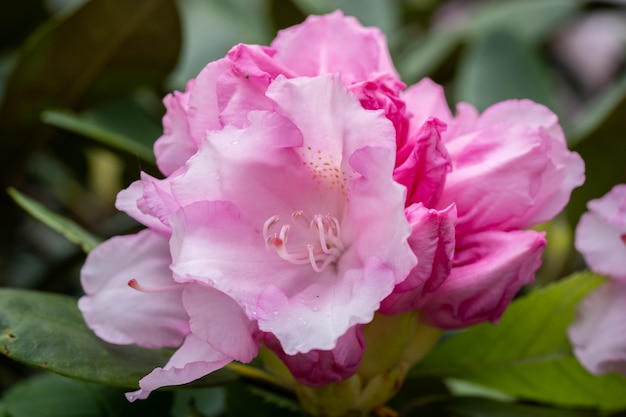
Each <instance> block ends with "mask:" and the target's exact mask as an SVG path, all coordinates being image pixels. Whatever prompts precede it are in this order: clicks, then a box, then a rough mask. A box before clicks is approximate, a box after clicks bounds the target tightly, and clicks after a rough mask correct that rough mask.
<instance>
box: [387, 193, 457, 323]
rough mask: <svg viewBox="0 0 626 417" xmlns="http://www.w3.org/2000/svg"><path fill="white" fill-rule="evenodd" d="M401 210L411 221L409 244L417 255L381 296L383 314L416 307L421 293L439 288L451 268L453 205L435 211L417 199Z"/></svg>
mask: <svg viewBox="0 0 626 417" xmlns="http://www.w3.org/2000/svg"><path fill="white" fill-rule="evenodd" d="M405 212H406V216H407V219H408V220H409V224H410V225H411V236H410V237H409V245H410V246H411V249H412V250H413V253H414V254H415V255H416V256H417V266H416V267H415V268H413V270H412V271H411V273H410V274H409V275H408V277H407V278H406V279H405V280H404V281H402V282H401V283H399V284H398V285H396V286H395V288H394V289H393V293H391V294H390V295H389V296H388V297H387V298H385V300H383V303H382V305H381V307H380V311H381V312H382V313H384V314H398V313H403V312H407V311H414V310H419V309H420V308H421V307H422V305H423V304H424V298H423V297H422V295H423V294H428V293H429V292H433V291H435V290H436V289H437V288H439V287H440V286H441V284H442V283H443V282H444V280H445V279H446V278H447V277H448V275H450V270H451V269H452V259H453V257H454V246H455V236H454V225H455V223H456V208H455V207H454V206H450V207H448V208H446V209H445V210H441V211H438V210H434V209H427V208H426V207H424V206H423V205H422V204H421V203H418V204H413V205H411V206H410V207H407V209H406V210H405Z"/></svg>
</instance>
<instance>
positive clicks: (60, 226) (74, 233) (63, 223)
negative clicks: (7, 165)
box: [7, 188, 100, 253]
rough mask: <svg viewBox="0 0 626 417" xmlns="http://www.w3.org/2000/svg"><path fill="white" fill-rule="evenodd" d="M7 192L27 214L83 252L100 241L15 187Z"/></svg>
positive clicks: (89, 249)
mask: <svg viewBox="0 0 626 417" xmlns="http://www.w3.org/2000/svg"><path fill="white" fill-rule="evenodd" d="M7 193H8V194H9V195H10V196H11V198H12V199H13V200H14V201H15V202H16V203H17V204H18V205H19V206H20V207H22V208H23V209H24V210H26V212H28V214H30V215H31V216H33V217H34V218H35V219H37V220H39V221H40V222H42V223H44V224H46V225H47V226H49V227H51V228H52V229H54V230H56V231H57V232H59V233H61V234H62V235H63V236H65V237H66V238H67V239H68V240H70V241H71V242H74V243H76V244H78V245H80V246H81V248H82V249H83V251H84V252H85V253H88V252H90V251H91V250H92V249H93V248H95V247H96V246H97V245H98V243H100V240H99V239H98V238H96V237H94V236H93V235H91V234H90V233H89V232H87V231H86V230H85V229H83V228H82V227H80V226H79V225H78V224H76V223H74V222H73V221H71V220H69V219H67V218H65V217H63V216H61V215H59V214H57V213H55V212H53V211H51V210H49V209H47V208H46V207H45V206H43V205H42V204H40V203H38V202H37V201H35V200H33V199H31V198H30V197H27V196H26V195H24V194H22V193H20V192H19V191H17V190H16V189H15V188H9V189H8V190H7Z"/></svg>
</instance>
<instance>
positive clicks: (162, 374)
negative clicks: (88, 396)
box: [126, 334, 232, 401]
mask: <svg viewBox="0 0 626 417" xmlns="http://www.w3.org/2000/svg"><path fill="white" fill-rule="evenodd" d="M230 362H232V358H230V357H228V356H227V355H225V354H223V353H222V352H220V351H218V350H215V349H214V348H213V347H211V345H209V344H208V343H206V342H204V341H202V340H200V339H199V338H197V337H196V336H194V335H193V334H190V335H188V336H187V337H186V338H185V341H184V343H183V345H182V346H181V347H180V348H179V349H178V350H177V351H176V352H175V353H174V355H173V356H172V357H171V358H170V360H169V362H168V363H167V365H165V366H164V367H163V368H156V369H155V370H154V371H152V372H150V373H149V374H148V375H146V376H145V377H143V378H142V379H141V380H140V381H139V387H140V389H139V390H138V391H134V392H129V393H127V394H126V398H128V400H129V401H135V400H143V399H146V398H148V396H149V395H150V393H151V392H152V391H154V390H155V389H157V388H161V387H165V386H169V385H181V384H186V383H188V382H191V381H194V380H196V379H198V378H201V377H203V376H205V375H208V374H210V373H211V372H214V371H216V370H218V369H220V368H223V367H224V366H226V365H227V364H228V363H230Z"/></svg>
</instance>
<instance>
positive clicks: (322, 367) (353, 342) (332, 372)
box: [264, 326, 365, 387]
mask: <svg viewBox="0 0 626 417" xmlns="http://www.w3.org/2000/svg"><path fill="white" fill-rule="evenodd" d="M264 341H265V344H266V345H267V347H268V348H270V349H271V350H273V351H274V353H276V355H278V357H279V358H280V359H281V360H282V361H283V363H284V364H285V365H286V366H287V368H289V371H291V374H292V375H293V377H294V378H295V379H296V380H297V381H298V382H299V383H301V384H304V385H307V386H310V387H321V386H323V385H327V384H331V383H333V382H339V381H343V380H344V379H346V378H349V377H351V376H352V375H354V374H355V373H356V372H357V371H358V369H359V365H360V364H361V357H362V355H363V350H364V349H365V341H364V339H363V329H362V326H354V327H352V328H350V329H349V330H348V331H347V332H346V333H345V334H344V335H343V336H341V337H340V338H339V339H338V340H337V344H336V346H335V348H334V349H332V350H312V351H310V352H308V353H298V354H295V355H287V354H285V352H284V351H283V350H282V348H281V346H280V343H279V342H278V340H277V339H276V338H275V337H274V336H273V335H272V334H271V333H266V334H265V337H264Z"/></svg>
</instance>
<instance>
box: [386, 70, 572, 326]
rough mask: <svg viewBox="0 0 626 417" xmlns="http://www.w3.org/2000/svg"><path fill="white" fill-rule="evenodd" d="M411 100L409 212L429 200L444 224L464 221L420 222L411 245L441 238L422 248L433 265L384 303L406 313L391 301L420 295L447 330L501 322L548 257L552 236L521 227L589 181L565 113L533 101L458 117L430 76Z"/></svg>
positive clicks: (404, 155) (433, 319)
mask: <svg viewBox="0 0 626 417" xmlns="http://www.w3.org/2000/svg"><path fill="white" fill-rule="evenodd" d="M402 99H403V100H404V101H405V102H406V106H407V111H408V112H409V113H410V114H412V118H411V119H410V126H409V133H408V140H407V141H406V143H405V144H404V146H401V147H399V149H398V159H399V161H397V162H396V165H397V168H396V170H395V171H394V178H396V180H397V181H399V182H400V183H401V184H403V185H405V186H407V189H408V195H407V196H408V198H407V212H409V210H411V208H412V207H414V205H415V204H422V205H423V206H425V207H426V208H429V209H430V210H431V214H430V216H435V217H433V219H435V218H438V220H436V222H438V224H441V225H454V227H451V226H445V227H439V228H436V227H435V226H434V225H433V223H424V222H415V223H413V222H412V225H413V234H412V237H411V238H410V239H409V241H410V242H420V241H421V238H420V237H419V236H420V235H422V234H424V233H426V234H431V235H432V234H433V233H434V236H435V239H432V238H431V240H430V242H433V243H432V244H431V246H430V249H429V248H424V249H422V250H423V251H420V252H416V253H417V254H418V259H419V261H420V262H421V260H422V259H420V256H419V254H420V253H425V254H427V256H426V259H428V261H427V262H426V264H427V265H426V268H425V265H424V264H423V263H422V264H420V263H418V266H417V267H416V269H414V271H412V272H411V274H410V276H409V279H407V280H406V281H405V282H403V283H402V284H400V285H399V286H397V287H396V290H395V291H394V294H392V295H391V296H390V297H389V299H388V300H385V302H384V303H383V308H384V309H387V310H388V311H389V312H398V310H402V307H400V308H399V309H398V307H397V306H395V305H394V303H393V302H390V301H389V300H396V299H398V298H399V297H401V298H402V299H404V300H408V299H411V298H412V297H419V301H417V300H415V299H414V300H413V301H412V303H409V304H407V306H411V307H418V308H420V309H421V313H422V316H421V317H422V320H425V321H427V322H429V323H430V324H432V325H435V326H438V327H442V328H458V327H465V326H469V325H472V324H475V323H478V322H481V321H485V320H490V321H497V320H498V318H499V317H500V316H501V315H502V313H503V312H504V309H505V308H506V306H507V305H508V304H509V302H510V301H511V299H512V298H513V296H514V295H515V294H516V293H517V291H518V290H519V289H520V288H521V286H523V285H524V284H527V283H529V282H531V281H532V280H533V279H534V273H535V271H536V270H537V268H539V266H540V263H541V262H540V260H541V254H542V250H543V247H544V246H545V240H544V238H543V234H542V233H537V232H533V231H524V232H522V231H521V230H520V229H523V228H526V227H529V226H533V225H536V224H538V223H541V222H544V221H547V220H550V219H552V218H553V217H554V216H555V215H556V214H558V213H559V212H560V211H561V210H562V209H563V207H564V206H565V205H566V204H567V202H568V200H569V196H570V193H571V191H572V189H573V188H575V187H577V186H579V185H581V184H582V183H583V181H584V164H583V161H582V159H581V158H580V156H579V155H578V154H576V153H573V152H569V151H568V150H567V147H566V143H565V138H564V135H563V131H562V130H561V127H560V126H559V124H558V120H557V117H556V115H555V114H554V113H552V112H551V111H550V110H548V109H547V108H545V107H544V106H542V105H539V104H536V103H533V102H531V101H528V100H508V101H504V102H501V103H498V104H495V105H493V106H491V107H489V108H488V109H486V110H485V111H484V112H483V113H482V114H480V115H479V114H478V112H477V111H476V109H474V108H473V107H472V106H471V105H469V104H466V103H461V104H459V105H458V108H457V116H456V117H453V115H452V113H451V112H450V110H449V108H448V106H447V103H446V100H445V96H444V94H443V89H442V88H441V87H440V86H438V85H437V84H435V83H433V82H432V81H431V80H429V79H424V80H422V81H421V82H420V83H418V84H416V85H414V86H412V87H410V88H409V89H408V90H407V91H406V92H404V93H403V95H402ZM446 125H447V126H446ZM452 205H454V207H455V211H456V217H454V216H451V215H450V214H449V210H450V207H451V206H452ZM421 210H424V209H423V208H422V209H421ZM444 213H448V214H444ZM409 218H411V216H409ZM431 222H432V221H431ZM435 231H437V232H435ZM434 242H437V244H435V243H434ZM413 245H414V247H415V243H413ZM451 245H453V246H454V249H453V250H451ZM433 254H437V255H438V257H434V256H433ZM446 258H448V260H449V267H448V268H447V269H446V267H445V265H446V263H445V259H446ZM429 259H436V261H435V262H434V263H433V264H430V260H429ZM429 265H433V266H434V268H432V270H431V269H430V268H428V266H429ZM448 274H449V276H448ZM424 283H428V285H424ZM400 294H401V295H400ZM405 302H406V301H405ZM383 311H384V310H383Z"/></svg>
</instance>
